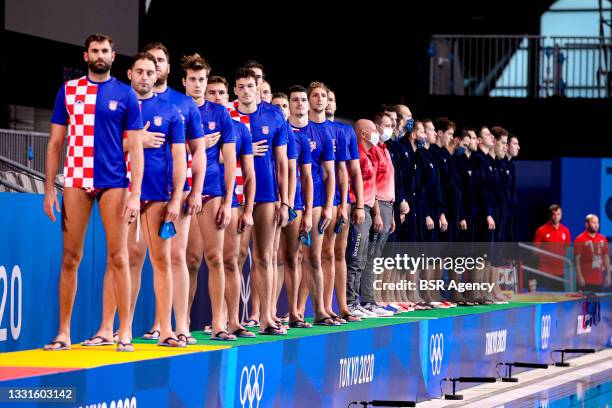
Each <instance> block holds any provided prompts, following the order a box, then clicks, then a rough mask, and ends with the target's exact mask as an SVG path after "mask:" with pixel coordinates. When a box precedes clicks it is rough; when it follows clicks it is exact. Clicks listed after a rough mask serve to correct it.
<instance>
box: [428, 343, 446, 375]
mask: <svg viewBox="0 0 612 408" xmlns="http://www.w3.org/2000/svg"><path fill="white" fill-rule="evenodd" d="M443 357H444V335H443V334H442V333H436V334H433V335H432V336H431V337H430V338H429V361H430V362H431V372H432V373H433V375H438V374H440V372H441V371H442V359H443Z"/></svg>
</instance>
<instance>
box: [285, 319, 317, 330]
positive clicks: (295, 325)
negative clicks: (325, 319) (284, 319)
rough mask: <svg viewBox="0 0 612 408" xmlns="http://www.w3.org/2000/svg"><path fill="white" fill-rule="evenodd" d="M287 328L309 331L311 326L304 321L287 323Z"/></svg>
mask: <svg viewBox="0 0 612 408" xmlns="http://www.w3.org/2000/svg"><path fill="white" fill-rule="evenodd" d="M289 327H291V328H292V329H310V328H311V327H312V324H310V323H306V322H305V321H304V320H296V321H295V322H289Z"/></svg>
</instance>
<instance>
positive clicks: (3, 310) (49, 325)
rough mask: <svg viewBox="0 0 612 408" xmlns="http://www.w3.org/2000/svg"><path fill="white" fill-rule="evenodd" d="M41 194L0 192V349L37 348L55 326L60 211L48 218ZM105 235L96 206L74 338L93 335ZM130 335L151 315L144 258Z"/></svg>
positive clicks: (97, 321) (149, 280)
mask: <svg viewBox="0 0 612 408" xmlns="http://www.w3.org/2000/svg"><path fill="white" fill-rule="evenodd" d="M42 208H43V196H42V195H39V194H15V193H0V295H2V298H1V299H0V306H4V307H0V352H5V351H16V350H27V349H32V348H37V347H41V346H42V345H43V344H45V343H47V342H48V341H50V340H52V339H53V338H54V337H55V335H56V333H57V328H58V321H59V317H58V284H59V276H60V269H61V259H62V229H61V214H57V217H58V219H57V221H56V222H55V223H53V222H51V221H50V220H49V219H48V218H47V216H46V215H45V214H44V212H43V210H42ZM105 269H106V239H105V236H104V228H103V226H102V222H101V219H100V215H99V211H98V207H97V205H96V206H94V209H93V211H92V214H91V216H90V218H89V228H88V229H87V235H86V237H85V246H84V252H83V259H82V261H81V265H80V267H79V273H78V290H77V295H76V299H75V303H74V312H73V318H72V324H71V333H72V341H73V342H78V341H82V340H84V339H86V338H88V337H90V336H92V335H93V334H94V333H95V332H96V330H98V326H99V325H100V321H101V316H102V282H103V277H104V271H105ZM141 293H144V294H145V295H144V296H140V297H139V300H138V303H137V308H136V313H135V316H134V325H133V327H134V333H135V334H136V335H140V334H141V333H142V332H143V331H145V330H148V329H149V326H150V325H151V323H152V321H151V319H152V318H153V308H154V302H153V295H152V294H153V272H152V269H151V266H150V263H149V262H148V261H147V262H145V267H144V268H143V272H142V287H141Z"/></svg>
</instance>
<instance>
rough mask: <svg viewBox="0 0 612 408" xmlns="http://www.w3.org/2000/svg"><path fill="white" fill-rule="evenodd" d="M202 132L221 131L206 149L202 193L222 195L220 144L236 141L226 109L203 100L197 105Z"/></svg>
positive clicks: (215, 195) (214, 195)
mask: <svg viewBox="0 0 612 408" xmlns="http://www.w3.org/2000/svg"><path fill="white" fill-rule="evenodd" d="M199 109H200V116H201V117H202V125H203V126H204V133H205V134H207V135H209V134H212V133H216V132H221V138H220V139H219V142H217V143H216V144H215V145H214V146H211V147H209V148H208V149H206V176H205V178H204V187H203V188H202V194H203V195H211V196H213V197H220V196H223V193H224V189H223V185H224V184H225V182H224V177H225V175H224V174H223V173H222V169H221V165H220V163H219V152H220V145H221V144H225V143H236V136H235V135H234V126H233V124H232V118H230V115H229V113H228V112H227V109H225V107H224V106H223V105H219V104H218V103H214V102H210V101H205V102H204V104H202V106H200V107H199Z"/></svg>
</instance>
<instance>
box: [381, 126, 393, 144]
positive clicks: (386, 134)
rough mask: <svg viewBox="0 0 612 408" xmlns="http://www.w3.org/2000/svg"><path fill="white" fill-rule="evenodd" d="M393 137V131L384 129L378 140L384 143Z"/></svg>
mask: <svg viewBox="0 0 612 408" xmlns="http://www.w3.org/2000/svg"><path fill="white" fill-rule="evenodd" d="M392 135H393V129H391V128H384V129H383V132H382V135H380V140H382V142H383V143H384V142H386V141H387V140H389V139H391V136H392Z"/></svg>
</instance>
